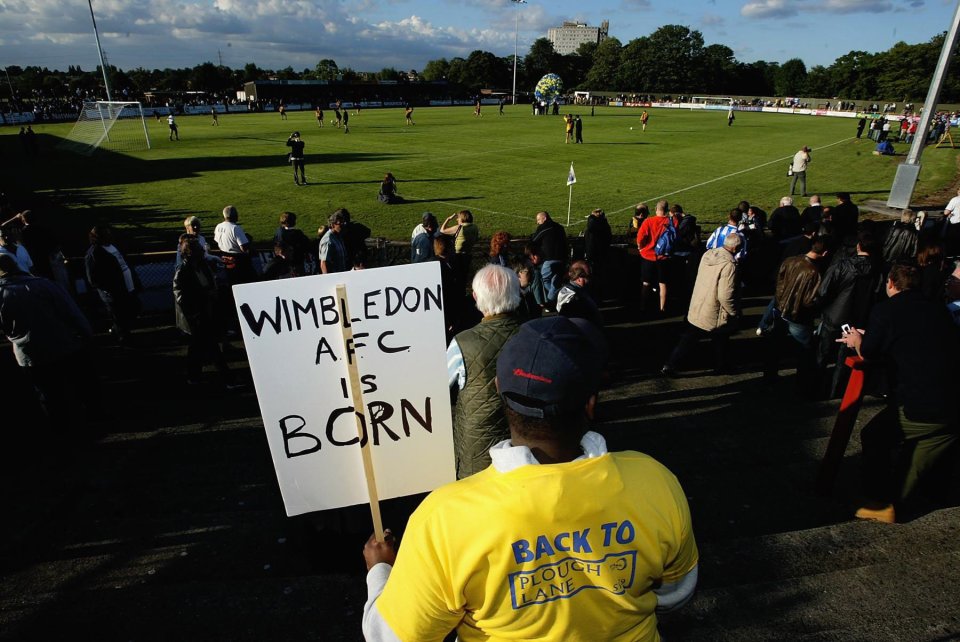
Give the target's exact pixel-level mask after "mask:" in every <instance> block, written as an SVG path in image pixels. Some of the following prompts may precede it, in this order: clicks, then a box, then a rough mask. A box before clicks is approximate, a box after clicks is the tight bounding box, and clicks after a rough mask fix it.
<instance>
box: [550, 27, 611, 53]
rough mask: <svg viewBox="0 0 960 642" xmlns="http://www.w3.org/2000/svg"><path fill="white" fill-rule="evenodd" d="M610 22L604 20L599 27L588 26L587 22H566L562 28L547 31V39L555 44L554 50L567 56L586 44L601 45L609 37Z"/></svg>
mask: <svg viewBox="0 0 960 642" xmlns="http://www.w3.org/2000/svg"><path fill="white" fill-rule="evenodd" d="M609 28H610V22H609V21H607V20H604V21H603V22H601V23H600V26H599V27H590V26H587V23H585V22H564V23H563V26H562V27H553V28H552V29H548V30H547V39H548V40H550V42H552V43H553V50H554V51H556V52H557V53H558V54H561V55H564V56H566V55H567V54H572V53H576V51H577V49H579V48H580V45H582V44H583V43H585V42H595V43H598V44H599V43H600V42H601V41H602V40H604V39H605V38H606V37H607V32H608V30H609Z"/></svg>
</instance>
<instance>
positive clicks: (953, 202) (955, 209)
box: [943, 189, 960, 225]
mask: <svg viewBox="0 0 960 642" xmlns="http://www.w3.org/2000/svg"><path fill="white" fill-rule="evenodd" d="M943 216H944V218H946V219H948V220H949V221H950V225H956V224H957V223H960V189H958V190H957V195H956V196H954V197H953V198H951V199H950V202H949V203H947V207H946V208H944V210H943Z"/></svg>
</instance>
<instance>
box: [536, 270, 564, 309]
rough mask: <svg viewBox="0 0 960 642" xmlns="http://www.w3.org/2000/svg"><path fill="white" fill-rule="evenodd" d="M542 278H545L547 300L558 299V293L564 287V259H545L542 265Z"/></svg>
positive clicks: (544, 286)
mask: <svg viewBox="0 0 960 642" xmlns="http://www.w3.org/2000/svg"><path fill="white" fill-rule="evenodd" d="M540 278H541V279H543V289H544V291H545V292H546V294H547V301H556V300H557V293H559V292H560V288H561V287H563V261H544V262H543V263H542V264H541V265H540Z"/></svg>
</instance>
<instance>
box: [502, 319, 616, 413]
mask: <svg viewBox="0 0 960 642" xmlns="http://www.w3.org/2000/svg"><path fill="white" fill-rule="evenodd" d="M578 321H582V320H580V319H578V320H576V321H575V320H573V319H568V318H566V317H562V316H556V317H547V318H544V319H536V320H534V321H529V322H527V323H525V324H523V325H522V326H520V331H519V332H517V334H515V335H514V336H513V337H512V338H511V339H510V340H509V341H507V343H506V344H505V345H504V346H503V349H502V350H501V351H500V356H499V357H498V358H497V387H498V389H499V392H500V398H501V399H502V400H503V403H504V404H505V405H506V406H507V407H509V408H511V409H512V410H514V411H516V412H518V413H520V414H521V415H525V416H528V417H539V418H544V417H554V416H557V415H560V414H563V413H571V412H578V411H579V410H581V409H582V408H583V406H584V404H585V403H586V402H587V399H589V398H590V396H591V395H593V394H594V393H596V392H597V389H598V387H599V382H600V374H601V371H602V368H603V361H604V355H605V353H606V345H605V343H604V342H603V337H602V335H601V334H600V333H599V332H598V331H596V329H595V328H593V327H592V326H590V323H589V322H587V321H583V322H582V323H578Z"/></svg>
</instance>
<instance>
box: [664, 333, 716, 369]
mask: <svg viewBox="0 0 960 642" xmlns="http://www.w3.org/2000/svg"><path fill="white" fill-rule="evenodd" d="M732 325H733V324H730V326H727V327H723V328H718V329H716V330H713V331H711V332H708V331H707V330H702V329H700V328H698V327H697V326H695V325H691V324H689V323H687V327H686V330H685V331H684V333H683V335H681V336H680V342H679V343H678V344H677V347H676V348H674V349H673V352H671V353H670V356H669V357H668V358H667V363H666V364H665V365H666V366H667V367H668V368H672V369H676V368H677V366H678V365H679V364H680V363H682V362H683V361H684V359H686V357H687V355H688V354H690V351H691V350H693V348H694V347H695V346H696V345H697V343H699V342H700V340H701V339H710V341H711V342H712V343H713V356H714V362H713V367H714V369H715V370H717V371H721V370H723V369H725V368H726V366H727V345H728V344H729V342H730V335H731V334H732V333H733V327H732Z"/></svg>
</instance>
